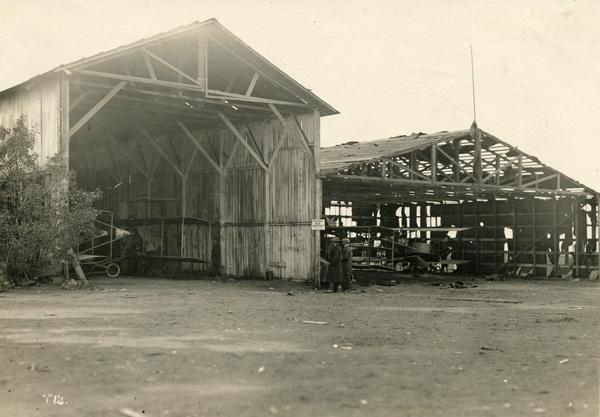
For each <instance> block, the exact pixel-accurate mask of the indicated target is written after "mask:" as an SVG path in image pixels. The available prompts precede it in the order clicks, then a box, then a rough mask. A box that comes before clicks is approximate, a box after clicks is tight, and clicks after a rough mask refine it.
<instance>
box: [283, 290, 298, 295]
mask: <svg viewBox="0 0 600 417" xmlns="http://www.w3.org/2000/svg"><path fill="white" fill-rule="evenodd" d="M285 295H292V296H293V295H296V294H294V293H291V292H289V291H288V292H286V293H285Z"/></svg>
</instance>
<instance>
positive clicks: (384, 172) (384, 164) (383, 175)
mask: <svg viewBox="0 0 600 417" xmlns="http://www.w3.org/2000/svg"><path fill="white" fill-rule="evenodd" d="M380 164H381V179H382V180H384V179H385V178H386V177H387V161H386V160H385V159H382V160H381V161H380Z"/></svg>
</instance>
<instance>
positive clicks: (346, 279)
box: [342, 238, 352, 291]
mask: <svg viewBox="0 0 600 417" xmlns="http://www.w3.org/2000/svg"><path fill="white" fill-rule="evenodd" d="M342 272H343V279H342V290H343V291H346V290H349V289H350V282H351V281H352V247H351V246H350V239H348V238H344V239H342Z"/></svg>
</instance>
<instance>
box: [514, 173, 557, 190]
mask: <svg viewBox="0 0 600 417" xmlns="http://www.w3.org/2000/svg"><path fill="white" fill-rule="evenodd" d="M556 175H557V174H552V175H548V176H546V177H541V178H538V179H536V180H534V181H530V182H526V183H525V184H523V185H522V187H523V188H527V187H529V186H531V185H537V184H539V183H540V182H544V181H548V180H551V179H552V178H556ZM536 188H537V187H536Z"/></svg>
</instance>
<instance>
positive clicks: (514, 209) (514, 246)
mask: <svg viewBox="0 0 600 417" xmlns="http://www.w3.org/2000/svg"><path fill="white" fill-rule="evenodd" d="M512 202H513V204H512V218H513V237H512V238H513V241H512V253H513V254H512V258H513V274H514V273H515V272H516V271H517V234H518V233H517V199H516V198H515V197H513V198H512Z"/></svg>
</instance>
